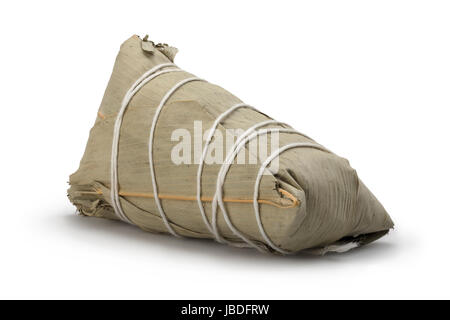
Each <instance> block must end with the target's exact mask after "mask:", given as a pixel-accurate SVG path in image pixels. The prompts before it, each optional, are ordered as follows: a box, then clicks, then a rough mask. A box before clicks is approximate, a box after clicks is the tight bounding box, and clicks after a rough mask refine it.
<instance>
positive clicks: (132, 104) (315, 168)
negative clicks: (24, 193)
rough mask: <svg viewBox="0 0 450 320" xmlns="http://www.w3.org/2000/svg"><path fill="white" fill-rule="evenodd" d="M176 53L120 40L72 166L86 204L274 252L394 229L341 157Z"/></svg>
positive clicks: (178, 232) (75, 194) (91, 211)
mask: <svg viewBox="0 0 450 320" xmlns="http://www.w3.org/2000/svg"><path fill="white" fill-rule="evenodd" d="M176 53H177V50H176V49H175V48H173V47H170V46H168V45H166V44H154V43H153V42H151V41H149V40H148V39H147V38H144V39H143V40H141V39H140V38H139V37H137V36H133V37H131V38H130V39H128V40H127V41H126V42H125V43H123V44H122V46H121V49H120V52H119V54H118V56H117V59H116V63H115V66H114V70H113V73H112V76H111V79H110V81H109V84H108V87H107V89H106V92H105V94H104V98H103V101H102V103H101V106H100V109H99V111H98V115H97V119H96V121H95V124H94V127H93V128H92V130H91V132H90V136H89V140H88V143H87V147H86V151H85V153H84V156H83V158H82V160H81V163H80V167H79V169H78V171H77V172H75V173H74V174H72V175H71V177H70V189H69V191H68V195H69V198H70V200H71V201H72V202H73V204H74V205H75V206H76V207H77V209H78V211H79V212H80V213H81V214H83V215H86V216H95V217H102V218H108V219H120V220H123V221H125V222H128V223H130V224H133V225H136V226H138V227H140V228H142V229H143V230H146V231H150V232H162V233H171V234H173V235H175V236H179V237H195V238H211V239H216V240H217V241H219V242H222V243H226V244H229V245H233V246H239V247H254V248H256V249H258V250H261V251H266V252H273V253H280V254H291V253H296V252H299V251H304V250H307V251H309V252H315V253H325V252H328V251H337V252H343V251H346V250H349V249H352V248H355V247H358V246H360V245H363V244H367V243H369V242H372V241H374V240H376V239H378V238H380V237H381V236H383V235H385V234H386V233H387V232H388V231H389V230H390V229H391V228H393V222H392V220H391V219H390V217H389V215H388V214H387V213H386V211H385V210H384V208H383V206H382V205H381V204H380V203H379V202H378V200H377V199H376V198H375V197H374V196H373V195H372V193H371V192H370V191H369V190H368V189H367V188H366V186H365V185H364V184H363V183H362V182H361V181H360V180H359V178H358V176H357V174H356V172H355V170H354V169H352V168H351V167H350V165H349V163H348V161H347V160H346V159H343V158H341V157H339V156H337V155H335V154H334V153H332V152H331V151H329V150H328V149H326V148H325V147H323V146H322V145H320V144H319V143H317V142H316V141H314V140H312V139H311V138H309V137H308V136H306V135H304V134H301V133H299V132H297V131H295V130H294V129H293V128H291V127H290V126H288V125H287V124H284V123H280V122H278V121H276V120H274V119H272V118H270V117H269V116H267V115H265V114H263V113H261V112H259V111H258V110H257V109H255V108H254V107H251V106H249V105H247V104H245V103H243V102H242V101H241V100H239V99H238V98H237V97H235V96H234V95H232V94H231V93H229V92H228V91H226V90H224V89H223V88H221V87H219V86H217V85H214V84H211V83H209V82H207V81H204V80H202V79H199V78H197V77H196V76H195V75H193V74H191V73H189V72H186V71H184V70H182V69H180V68H179V67H178V66H176V65H175V64H173V59H174V57H175V54H176ZM255 146H256V147H255ZM264 147H266V148H264Z"/></svg>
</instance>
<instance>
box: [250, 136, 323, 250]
mask: <svg viewBox="0 0 450 320" xmlns="http://www.w3.org/2000/svg"><path fill="white" fill-rule="evenodd" d="M293 148H314V149H319V150H322V151H326V152H329V151H328V150H327V149H326V148H324V147H322V146H320V145H318V144H315V143H309V142H297V143H290V144H287V145H285V146H283V147H282V148H279V149H277V150H275V152H273V153H272V154H271V155H270V156H269V157H268V158H267V159H266V160H265V161H264V162H263V163H262V165H261V167H260V169H259V171H258V174H257V176H256V180H255V189H254V194H253V207H254V209H255V216H256V222H257V224H258V228H259V232H260V233H261V236H262V237H263V238H264V240H265V241H266V243H267V244H268V245H269V246H270V247H271V248H272V249H274V250H276V251H278V252H280V253H282V254H291V253H292V252H290V251H286V250H284V249H281V248H280V247H278V246H277V245H276V244H274V243H273V242H272V240H271V239H270V238H269V236H268V235H267V233H266V231H265V230H264V226H263V224H262V222H261V214H260V212H259V204H258V197H259V185H260V183H261V178H262V176H263V174H264V170H266V168H267V166H268V165H269V163H270V162H272V160H273V159H275V158H276V157H279V156H280V154H281V153H283V152H285V151H287V150H289V149H293Z"/></svg>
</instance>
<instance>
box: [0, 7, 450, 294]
mask: <svg viewBox="0 0 450 320" xmlns="http://www.w3.org/2000/svg"><path fill="white" fill-rule="evenodd" d="M449 17H450V4H449V2H448V1H392V0H390V1H307V2H302V1H281V0H278V1H273V2H265V1H230V0H228V1H221V2H219V1H192V0H191V1H174V0H171V1H148V0H147V1H130V0H127V1H121V2H119V1H76V2H75V1H73V2H67V1H3V2H1V4H0V88H1V89H0V90H1V91H0V92H1V100H0V101H1V102H0V103H1V105H0V108H1V109H0V111H1V119H2V121H1V125H0V133H1V135H0V136H1V141H2V142H1V153H0V154H1V158H0V161H1V163H0V178H1V183H0V188H1V190H0V191H1V193H0V194H1V211H0V217H1V219H0V226H1V231H0V298H139V299H140V298H159V299H166V298H187V299H189V298H208V299H210V298H225V299H226V298H249V299H250V298H253V299H260V298H267V299H300V298H311V299H312V298H377V299H378V298H388V299H389V298H450V294H449V285H450V279H449V267H450V257H449V254H450V253H449V251H450V249H449V246H448V242H449V228H450V210H449V208H450V202H449V194H450V188H449V181H450V173H449V162H450V152H449V143H448V138H449V133H450V129H449V128H448V124H449V112H448V110H449V107H450V90H449V88H450V41H449V39H450V19H449ZM134 33H136V34H139V35H141V36H143V35H145V33H149V34H150V38H151V39H153V40H155V41H157V42H166V43H169V44H171V45H174V46H176V47H178V48H179V49H180V53H179V54H178V56H177V59H176V62H177V64H178V65H179V66H181V67H182V68H184V69H186V70H189V71H191V72H193V73H195V74H196V75H198V76H200V77H202V78H205V79H207V80H209V81H210V82H213V83H217V84H220V85H221V86H223V87H224V88H226V89H228V90H229V91H231V92H233V93H235V94H236V95H237V96H239V97H241V98H242V99H243V100H244V101H246V102H247V103H249V104H252V105H255V106H257V107H258V108H259V109H260V110H262V111H264V112H266V113H268V114H270V115H272V116H273V117H275V118H276V119H279V120H282V121H287V122H289V123H291V124H292V125H293V126H294V127H295V128H296V129H298V130H300V131H302V132H305V133H307V134H308V135H310V136H312V137H314V138H315V139H316V140H317V141H319V142H320V143H322V144H324V145H325V146H327V147H329V148H330V149H331V150H333V151H334V152H336V153H337V154H339V155H341V156H344V157H346V158H348V159H349V160H350V162H351V164H352V166H353V167H354V168H355V169H357V171H358V173H359V175H360V177H361V178H362V180H363V181H365V183H366V185H367V186H368V187H369V188H370V189H371V190H372V191H373V193H374V194H375V195H376V196H377V197H378V199H379V200H380V201H381V202H382V203H383V204H384V206H385V207H386V209H387V210H388V212H389V213H390V214H391V216H392V218H393V219H394V221H395V223H396V230H395V231H394V232H392V233H391V234H390V235H389V236H387V237H385V238H383V239H381V240H380V241H378V242H376V243H374V244H372V245H370V246H367V247H365V248H361V249H359V250H355V251H352V252H350V253H347V254H343V255H335V254H333V255H328V256H325V257H309V256H304V255H300V256H294V257H277V256H267V255H261V254H259V253H258V252H256V251H255V252H254V251H251V250H239V249H233V248H228V247H225V246H222V245H219V244H216V243H214V242H209V241H198V240H180V239H175V238H172V237H169V236H163V235H153V234H149V233H144V232H142V231H140V230H138V229H137V228H135V227H131V226H128V225H125V224H123V223H119V222H111V221H106V220H100V219H95V218H82V217H79V216H76V215H75V214H74V212H75V209H74V207H73V206H72V205H71V204H70V203H69V201H68V199H67V198H66V190H67V188H68V184H67V181H68V176H69V174H71V173H73V172H74V171H75V170H76V169H77V167H78V163H79V160H80V159H81V156H82V153H83V151H84V147H85V143H86V141H87V138H88V134H89V129H90V127H91V126H92V125H93V123H94V120H95V117H96V112H97V108H98V106H99V104H100V101H101V99H102V96H103V92H104V89H105V87H106V84H107V81H108V79H109V76H110V72H111V70H112V66H113V63H114V59H115V56H116V54H117V52H118V49H119V46H120V44H121V43H122V42H123V41H125V40H126V39H127V38H128V37H130V36H131V35H133V34H134ZM275 59H276V60H277V61H278V63H274V60H275ZM267 61H270V62H269V63H268V62H267Z"/></svg>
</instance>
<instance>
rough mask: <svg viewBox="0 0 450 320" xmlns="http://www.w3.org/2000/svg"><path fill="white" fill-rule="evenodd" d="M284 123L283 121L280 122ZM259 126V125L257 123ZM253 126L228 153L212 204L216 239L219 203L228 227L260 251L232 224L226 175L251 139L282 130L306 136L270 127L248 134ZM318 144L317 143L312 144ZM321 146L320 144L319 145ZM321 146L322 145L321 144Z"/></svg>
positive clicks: (288, 131) (294, 131)
mask: <svg viewBox="0 0 450 320" xmlns="http://www.w3.org/2000/svg"><path fill="white" fill-rule="evenodd" d="M280 124H282V123H280ZM255 126H257V125H255ZM251 129H252V128H250V129H249V130H247V131H246V133H244V134H242V135H241V137H240V138H239V139H238V141H236V144H235V145H236V147H235V148H233V149H232V150H231V151H230V153H229V154H228V155H227V157H226V159H225V161H224V163H223V164H222V167H221V169H220V171H219V174H218V177H217V186H216V193H215V195H214V199H213V204H212V221H213V222H212V226H213V232H214V236H215V237H216V239H220V238H221V236H220V233H219V231H218V229H217V205H219V207H220V209H221V211H222V215H223V217H224V219H225V222H226V223H227V225H228V227H229V228H230V229H231V231H232V232H233V233H234V234H235V235H236V236H238V237H239V238H241V239H242V240H243V241H244V242H246V243H247V244H248V245H249V246H251V247H254V248H256V249H258V250H260V251H263V250H262V249H261V247H260V246H258V244H256V243H255V242H253V241H251V240H250V239H248V238H247V237H246V236H245V235H244V234H242V233H241V232H240V231H239V230H237V229H236V228H235V227H234V225H233V224H232V222H231V220H230V218H229V215H228V212H227V210H226V208H225V204H224V201H223V185H224V183H225V178H226V175H227V173H228V171H229V169H230V167H231V165H232V163H233V160H234V158H235V157H236V155H237V154H238V153H239V151H240V150H241V149H242V148H243V147H244V146H245V145H246V144H247V143H248V142H249V141H251V140H253V139H255V138H256V137H258V136H260V135H263V134H267V133H274V132H281V133H290V134H300V135H302V136H305V135H304V134H302V133H300V132H298V131H296V130H294V129H287V128H269V129H262V130H258V131H256V132H254V133H253V134H251V135H249V136H247V135H248V133H249V132H251V131H252V130H251ZM246 134H247V135H246ZM311 145H316V144H311ZM317 146H319V145H317ZM319 147H320V146H319ZM260 232H261V234H263V233H264V234H265V232H264V230H263V229H262V230H261V228H260Z"/></svg>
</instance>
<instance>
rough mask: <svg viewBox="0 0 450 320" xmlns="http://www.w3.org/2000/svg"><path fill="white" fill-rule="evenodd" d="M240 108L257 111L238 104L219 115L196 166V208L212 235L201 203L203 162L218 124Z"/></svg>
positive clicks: (246, 105) (210, 130) (243, 104)
mask: <svg viewBox="0 0 450 320" xmlns="http://www.w3.org/2000/svg"><path fill="white" fill-rule="evenodd" d="M240 108H249V109H252V110H255V111H257V110H256V109H255V108H253V107H252V106H249V105H248V104H245V103H238V104H236V105H234V106H232V107H231V108H230V109H228V110H227V111H225V112H224V113H222V114H221V115H219V117H217V119H216V120H215V121H214V123H213V125H212V126H211V129H209V134H208V137H207V138H206V142H205V146H204V147H203V152H202V155H201V158H200V161H199V164H198V171H197V203H198V208H199V209H200V213H201V215H202V218H203V222H204V223H205V225H206V227H207V228H208V230H209V231H210V232H211V233H213V229H212V227H211V224H210V223H209V221H208V217H207V216H206V212H205V208H204V207H203V202H202V173H203V162H204V161H205V158H206V155H207V153H208V147H209V145H210V143H211V141H212V139H213V137H214V134H215V132H216V129H217V127H218V126H219V124H220V123H221V122H222V121H223V120H224V119H225V118H226V117H228V116H229V115H230V114H231V113H232V112H234V111H235V110H237V109H240Z"/></svg>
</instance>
